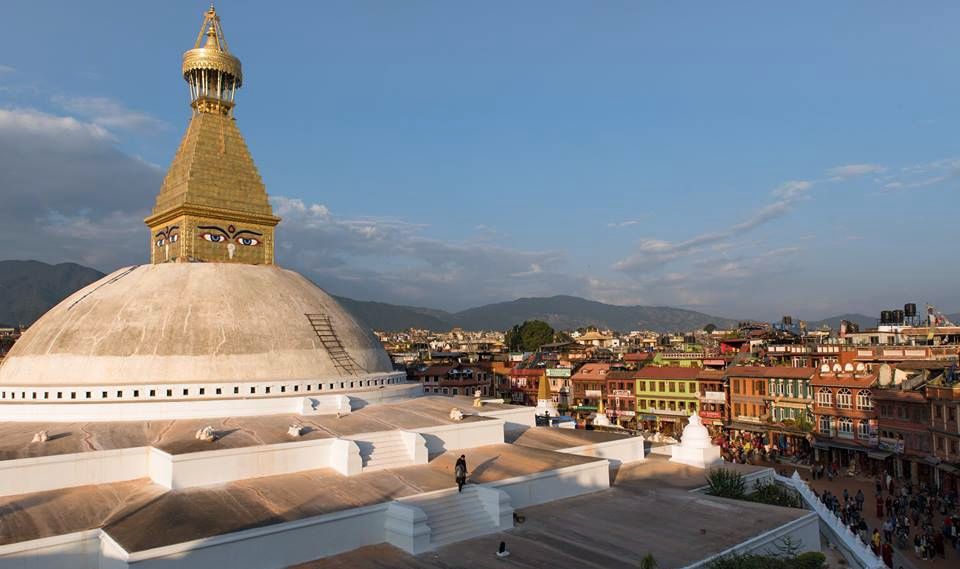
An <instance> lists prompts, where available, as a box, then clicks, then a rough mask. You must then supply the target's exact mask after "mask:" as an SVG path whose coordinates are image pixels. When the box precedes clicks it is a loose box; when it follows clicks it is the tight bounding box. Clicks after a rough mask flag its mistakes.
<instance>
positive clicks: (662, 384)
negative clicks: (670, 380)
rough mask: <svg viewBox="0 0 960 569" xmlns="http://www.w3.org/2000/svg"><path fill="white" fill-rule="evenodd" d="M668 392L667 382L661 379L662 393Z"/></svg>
mask: <svg viewBox="0 0 960 569" xmlns="http://www.w3.org/2000/svg"><path fill="white" fill-rule="evenodd" d="M666 392H667V384H666V383H665V382H663V381H661V382H660V393H666Z"/></svg>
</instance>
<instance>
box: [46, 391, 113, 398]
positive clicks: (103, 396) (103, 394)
mask: <svg viewBox="0 0 960 569" xmlns="http://www.w3.org/2000/svg"><path fill="white" fill-rule="evenodd" d="M100 397H101V398H102V399H106V398H107V392H106V391H104V392H103V393H101V394H100ZM33 398H34V399H36V398H37V394H36V393H34V394H33Z"/></svg>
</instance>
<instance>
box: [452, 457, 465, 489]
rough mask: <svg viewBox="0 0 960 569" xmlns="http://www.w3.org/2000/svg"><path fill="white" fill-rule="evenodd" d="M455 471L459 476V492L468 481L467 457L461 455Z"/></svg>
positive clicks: (454, 468)
mask: <svg viewBox="0 0 960 569" xmlns="http://www.w3.org/2000/svg"><path fill="white" fill-rule="evenodd" d="M453 473H454V475H455V476H456V477H457V492H463V485H464V484H466V483H467V457H466V456H464V455H462V454H461V455H460V458H458V459H457V464H456V466H454V467H453Z"/></svg>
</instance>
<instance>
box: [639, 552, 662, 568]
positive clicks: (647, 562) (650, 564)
mask: <svg viewBox="0 0 960 569" xmlns="http://www.w3.org/2000/svg"><path fill="white" fill-rule="evenodd" d="M657 567H659V565H658V564H657V560H656V559H654V557H653V554H652V553H647V554H646V555H644V556H643V558H642V559H641V560H640V569H657Z"/></svg>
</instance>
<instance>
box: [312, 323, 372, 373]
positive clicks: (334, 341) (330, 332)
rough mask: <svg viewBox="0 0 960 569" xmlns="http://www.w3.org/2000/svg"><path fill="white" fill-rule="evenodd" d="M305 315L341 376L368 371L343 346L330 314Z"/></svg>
mask: <svg viewBox="0 0 960 569" xmlns="http://www.w3.org/2000/svg"><path fill="white" fill-rule="evenodd" d="M304 316H306V317H307V320H309V321H310V326H312V327H313V331H314V332H316V334H317V337H318V338H320V343H321V344H323V347H324V348H326V350H327V353H328V354H330V359H332V360H333V365H334V367H336V368H337V372H339V373H340V375H341V376H343V375H357V374H361V373H366V370H364V369H363V368H362V367H360V364H358V363H357V361H356V360H354V359H353V356H351V355H350V353H349V352H347V350H346V348H344V347H343V343H342V342H340V337H339V336H337V332H336V330H334V329H333V323H332V322H330V317H329V316H327V315H326V314H304Z"/></svg>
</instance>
